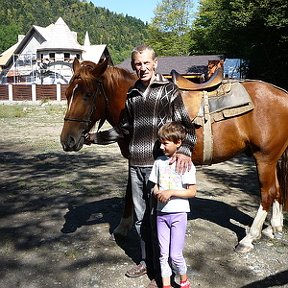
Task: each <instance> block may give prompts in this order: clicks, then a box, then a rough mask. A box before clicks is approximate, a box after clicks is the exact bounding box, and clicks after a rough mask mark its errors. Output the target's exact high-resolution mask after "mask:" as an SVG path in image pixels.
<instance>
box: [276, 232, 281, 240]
mask: <svg viewBox="0 0 288 288" xmlns="http://www.w3.org/2000/svg"><path fill="white" fill-rule="evenodd" d="M274 237H275V239H277V240H281V239H283V233H282V232H274Z"/></svg>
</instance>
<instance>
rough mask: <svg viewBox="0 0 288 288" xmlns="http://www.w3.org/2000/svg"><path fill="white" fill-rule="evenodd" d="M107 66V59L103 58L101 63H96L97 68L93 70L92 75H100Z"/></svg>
mask: <svg viewBox="0 0 288 288" xmlns="http://www.w3.org/2000/svg"><path fill="white" fill-rule="evenodd" d="M107 66H108V59H107V58H105V59H104V60H102V61H101V62H99V63H98V65H97V67H95V68H94V70H93V71H92V74H97V75H102V74H103V73H104V72H105V70H106V69H107Z"/></svg>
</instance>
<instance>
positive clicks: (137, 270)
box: [125, 263, 157, 287]
mask: <svg viewBox="0 0 288 288" xmlns="http://www.w3.org/2000/svg"><path fill="white" fill-rule="evenodd" d="M145 274H147V268H146V266H144V265H143V264H141V263H140V264H138V265H137V266H134V267H132V268H131V269H129V270H128V271H127V272H126V274H125V275H126V276H127V277H129V278H138V277H140V276H143V275H145ZM156 287H157V286H156Z"/></svg>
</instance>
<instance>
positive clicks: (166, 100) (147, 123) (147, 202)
mask: <svg viewBox="0 0 288 288" xmlns="http://www.w3.org/2000/svg"><path fill="white" fill-rule="evenodd" d="M157 64H158V61H157V57H156V54H155V52H154V50H153V49H152V48H151V47H149V46H146V45H140V46H138V47H136V48H134V49H133V51H132V54H131V65H132V68H133V70H135V72H136V75H137V77H138V80H137V81H136V83H135V85H134V87H132V88H131V89H130V90H129V92H128V93H127V100H126V104H125V112H124V116H123V118H122V119H121V121H120V125H119V127H118V129H119V130H120V131H122V133H123V134H125V135H126V136H127V135H129V179H130V181H131V189H132V199H133V205H134V211H135V215H136V222H135V228H136V231H137V233H138V235H139V236H140V243H141V245H140V246H141V257H142V259H141V261H140V263H139V264H138V265H136V266H135V267H132V268H131V269H129V270H128V271H127V272H126V276H127V277H131V278H136V277H140V276H142V275H145V274H148V276H149V278H150V279H152V281H151V283H150V284H149V285H148V287H149V288H152V287H161V286H160V284H159V281H156V280H159V279H161V277H160V267H159V261H158V259H159V258H158V244H157V236H156V232H155V231H156V228H155V226H154V225H155V223H154V218H153V217H154V214H153V208H154V207H153V205H154V204H153V202H154V203H155V202H156V201H155V199H154V198H153V197H151V195H152V194H151V192H152V191H151V188H152V183H151V182H148V179H149V176H150V173H151V170H152V166H153V163H154V160H155V159H156V158H157V157H158V156H159V155H161V153H162V152H161V150H160V145H159V142H158V141H157V132H158V130H159V128H160V127H161V126H162V125H163V124H165V123H166V122H170V121H172V120H173V121H179V122H181V123H182V124H183V125H184V126H185V128H186V129H187V132H188V133H187V136H186V138H185V139H184V141H183V144H182V146H181V148H180V149H179V151H178V152H177V153H176V155H175V157H173V159H172V161H171V164H172V163H173V162H175V161H176V169H177V171H178V172H179V173H184V172H185V171H186V170H187V169H188V170H189V169H190V168H191V163H192V162H191V153H192V150H193V147H194V145H195V142H196V136H195V130H194V126H193V124H192V123H191V121H190V119H189V115H188V114H187V111H186V109H185V107H184V105H183V102H182V98H181V95H180V92H179V90H178V88H177V87H176V86H175V85H174V84H173V83H172V82H170V81H168V80H167V79H165V78H164V77H163V76H162V75H160V74H157V73H156V68H157ZM118 129H117V130H118ZM92 140H93V137H92ZM151 203H152V204H151ZM151 215H152V217H151ZM152 226H153V227H152ZM154 228H155V229H154ZM156 282H158V283H156ZM157 285H159V286H157Z"/></svg>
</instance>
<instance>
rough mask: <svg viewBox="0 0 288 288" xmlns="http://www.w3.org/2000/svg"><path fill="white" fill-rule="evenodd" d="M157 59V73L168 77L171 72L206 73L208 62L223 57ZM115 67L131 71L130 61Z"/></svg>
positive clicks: (203, 56) (166, 57)
mask: <svg viewBox="0 0 288 288" xmlns="http://www.w3.org/2000/svg"><path fill="white" fill-rule="evenodd" d="M157 58H158V67H157V72H158V73H161V74H163V75H169V74H170V72H171V70H173V69H174V70H176V71H177V72H178V73H180V74H182V75H189V74H203V73H206V72H207V66H208V62H209V61H213V60H220V59H223V58H224V57H223V55H198V56H165V57H164V56H163V57H157ZM117 67H121V68H125V69H127V70H129V71H132V68H131V60H130V58H129V59H126V60H125V61H123V62H122V63H121V64H119V65H117Z"/></svg>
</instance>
